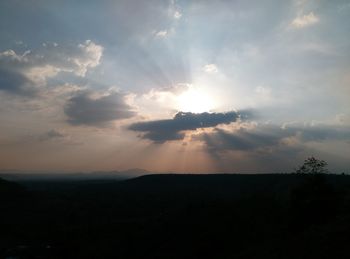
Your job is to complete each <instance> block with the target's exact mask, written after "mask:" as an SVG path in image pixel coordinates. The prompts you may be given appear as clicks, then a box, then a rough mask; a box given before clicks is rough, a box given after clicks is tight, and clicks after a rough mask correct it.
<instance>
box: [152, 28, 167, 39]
mask: <svg viewBox="0 0 350 259" xmlns="http://www.w3.org/2000/svg"><path fill="white" fill-rule="evenodd" d="M167 35H168V31H167V30H162V31H157V32H155V36H156V37H158V38H165V37H166V36H167Z"/></svg>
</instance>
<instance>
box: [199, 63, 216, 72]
mask: <svg viewBox="0 0 350 259" xmlns="http://www.w3.org/2000/svg"><path fill="white" fill-rule="evenodd" d="M203 71H204V72H207V73H216V72H218V71H219V69H218V67H217V66H216V65H215V64H207V65H205V66H204V67H203Z"/></svg>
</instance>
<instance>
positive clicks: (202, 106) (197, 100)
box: [177, 88, 214, 113]
mask: <svg viewBox="0 0 350 259" xmlns="http://www.w3.org/2000/svg"><path fill="white" fill-rule="evenodd" d="M177 103H178V105H177V106H178V109H179V110H180V111H183V112H193V113H201V112H209V111H210V110H212V109H213V108H214V101H213V98H211V97H210V96H209V95H207V94H205V93H203V92H201V91H200V90H198V89H193V88H191V89H189V90H188V91H186V92H184V93H183V94H181V95H180V96H179V97H178V98H177Z"/></svg>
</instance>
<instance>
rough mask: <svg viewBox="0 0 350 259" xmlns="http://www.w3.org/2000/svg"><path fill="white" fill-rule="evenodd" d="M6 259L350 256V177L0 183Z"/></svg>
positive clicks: (0, 247) (0, 248)
mask: <svg viewBox="0 0 350 259" xmlns="http://www.w3.org/2000/svg"><path fill="white" fill-rule="evenodd" d="M0 217H1V218H0V258H269V259H272V258H308V259H309V258H350V246H349V244H350V242H349V241H350V176H345V175H314V176H310V175H297V174H290V175H277V174H275V175H149V176H143V177H139V178H135V179H131V180H126V181H111V180H108V181H107V180H94V181H74V182H72V181H71V182H69V181H35V182H29V181H26V182H20V183H13V182H8V181H4V180H0Z"/></svg>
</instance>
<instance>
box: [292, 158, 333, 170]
mask: <svg viewBox="0 0 350 259" xmlns="http://www.w3.org/2000/svg"><path fill="white" fill-rule="evenodd" d="M327 165H328V164H327V162H326V161H324V160H320V159H317V158H315V157H313V156H312V157H309V158H307V159H305V161H304V164H302V165H301V166H299V168H298V169H296V170H295V171H294V172H295V173H297V174H323V173H328V170H327Z"/></svg>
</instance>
